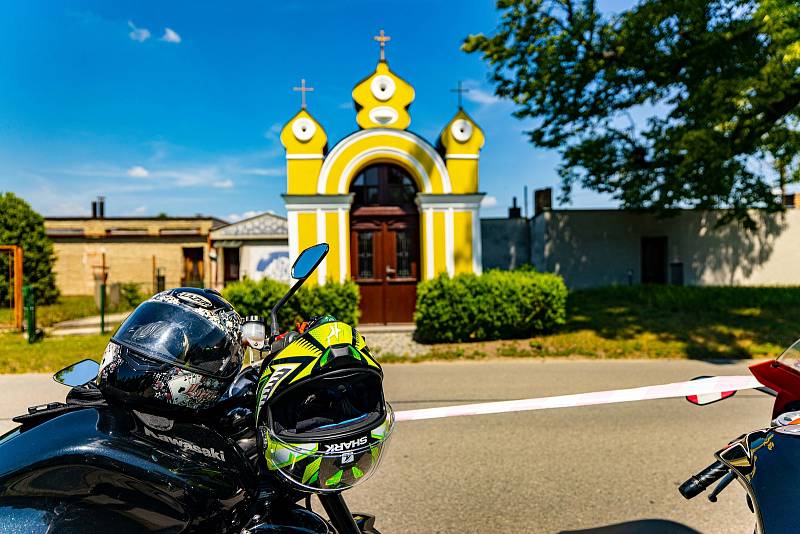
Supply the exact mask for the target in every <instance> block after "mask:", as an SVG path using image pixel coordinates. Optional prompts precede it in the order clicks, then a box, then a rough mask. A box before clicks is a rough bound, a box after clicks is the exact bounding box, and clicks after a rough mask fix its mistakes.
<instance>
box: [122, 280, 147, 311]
mask: <svg viewBox="0 0 800 534" xmlns="http://www.w3.org/2000/svg"><path fill="white" fill-rule="evenodd" d="M119 296H120V299H121V302H120V305H121V306H123V307H124V306H127V307H128V308H135V307H136V306H138V305H139V304H141V303H142V301H144V299H145V297H144V295H142V292H141V291H140V290H139V284H137V283H136V282H126V283H124V284H120V286H119Z"/></svg>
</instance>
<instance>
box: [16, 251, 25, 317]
mask: <svg viewBox="0 0 800 534" xmlns="http://www.w3.org/2000/svg"><path fill="white" fill-rule="evenodd" d="M22 316H23V313H22V247H17V246H15V247H14V319H15V320H16V321H15V322H16V328H17V330H22Z"/></svg>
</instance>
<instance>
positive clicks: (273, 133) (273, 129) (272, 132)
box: [264, 122, 283, 141]
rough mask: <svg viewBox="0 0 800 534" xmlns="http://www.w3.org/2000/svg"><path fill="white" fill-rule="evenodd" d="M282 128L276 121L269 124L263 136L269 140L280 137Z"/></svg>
mask: <svg viewBox="0 0 800 534" xmlns="http://www.w3.org/2000/svg"><path fill="white" fill-rule="evenodd" d="M282 129H283V125H282V124H281V123H279V122H276V123H275V124H273V125H272V126H270V127H269V128H268V129H267V131H266V132H264V138H265V139H268V140H270V141H277V140H278V139H279V138H280V134H281V130H282Z"/></svg>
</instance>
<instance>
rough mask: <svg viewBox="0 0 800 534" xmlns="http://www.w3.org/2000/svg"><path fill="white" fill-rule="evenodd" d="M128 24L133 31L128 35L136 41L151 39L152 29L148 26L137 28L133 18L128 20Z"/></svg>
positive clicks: (141, 41)
mask: <svg viewBox="0 0 800 534" xmlns="http://www.w3.org/2000/svg"><path fill="white" fill-rule="evenodd" d="M128 26H129V27H130V29H131V32H130V33H129V34H128V36H129V37H130V38H131V39H133V40H134V41H138V42H140V43H143V42H145V41H146V40H148V39H150V30H148V29H147V28H137V27H136V25H135V24H134V23H133V21H131V20H129V21H128Z"/></svg>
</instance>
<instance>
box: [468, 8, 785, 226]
mask: <svg viewBox="0 0 800 534" xmlns="http://www.w3.org/2000/svg"><path fill="white" fill-rule="evenodd" d="M497 6H498V9H499V11H500V13H501V22H500V24H499V27H498V29H497V30H496V31H495V32H494V33H493V34H492V35H489V36H486V35H482V34H479V35H471V36H469V37H467V39H466V40H465V42H464V45H463V48H464V50H466V51H467V52H470V53H480V54H481V55H482V57H483V58H484V60H486V61H487V62H488V63H489V65H490V66H491V68H492V80H493V82H494V84H495V92H496V93H497V95H498V96H501V97H505V98H507V99H510V100H511V101H512V102H514V104H515V106H516V110H515V115H516V116H517V117H519V118H532V119H535V124H536V126H535V128H534V129H533V130H532V131H530V132H528V134H529V136H530V140H531V142H532V143H533V145H535V146H537V147H542V148H548V149H558V150H559V152H560V154H561V156H562V164H561V166H560V168H559V174H560V176H561V179H562V189H563V196H562V198H564V199H565V200H568V199H569V195H570V192H571V190H572V188H573V187H574V186H575V185H576V184H580V185H581V186H583V187H585V188H588V189H591V190H594V191H597V192H601V193H609V194H611V195H612V196H613V198H615V199H617V200H618V201H619V202H620V204H621V205H622V206H623V207H626V208H634V209H651V210H654V211H657V212H662V213H666V212H667V210H670V209H673V208H681V207H696V208H704V209H711V208H725V209H727V210H729V211H727V212H726V213H727V215H726V216H725V218H724V221H723V222H729V221H731V220H738V221H740V222H742V223H744V225H745V226H747V227H750V228H752V227H754V225H755V223H754V221H753V219H752V218H751V217H750V216H749V215H748V212H747V211H748V209H750V208H764V209H767V210H770V211H778V210H780V209H781V198H780V196H779V195H778V194H777V192H778V190H779V189H780V190H781V191H782V190H783V188H784V187H785V185H786V184H787V183H790V182H794V181H797V180H798V179H800V158H799V157H798V154H799V153H800V128H799V127H800V124H798V123H799V119H800V117H798V115H799V114H800V113H799V112H800V107H799V106H800V3H798V2H797V1H796V0H761V1H757V0H714V1H709V0H642V1H641V2H639V3H638V4H636V5H635V6H634V7H632V8H631V9H629V10H626V11H623V12H620V13H618V14H616V15H613V16H607V15H604V14H603V13H601V12H599V11H598V9H597V5H596V2H595V1H594V0H521V1H512V0H499V1H498V2H497ZM634 116H637V117H638V118H639V119H638V120H634V119H633V118H632V117H634ZM642 116H645V117H646V120H642V118H641V117H642Z"/></svg>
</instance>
